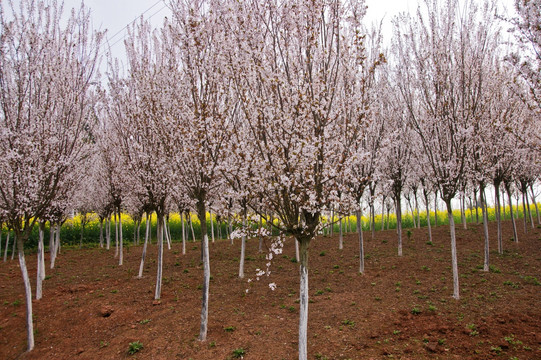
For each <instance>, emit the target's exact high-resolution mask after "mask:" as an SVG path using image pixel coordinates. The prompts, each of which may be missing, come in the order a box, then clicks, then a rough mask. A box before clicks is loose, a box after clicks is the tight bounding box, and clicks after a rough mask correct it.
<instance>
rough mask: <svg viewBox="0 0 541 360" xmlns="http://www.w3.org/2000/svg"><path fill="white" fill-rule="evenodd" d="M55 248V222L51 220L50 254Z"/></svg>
mask: <svg viewBox="0 0 541 360" xmlns="http://www.w3.org/2000/svg"><path fill="white" fill-rule="evenodd" d="M53 249H54V224H53V223H52V222H50V221H49V254H52V253H53Z"/></svg>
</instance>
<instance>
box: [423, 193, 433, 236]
mask: <svg viewBox="0 0 541 360" xmlns="http://www.w3.org/2000/svg"><path fill="white" fill-rule="evenodd" d="M423 195H424V197H425V204H426V225H427V226H428V241H430V242H432V225H431V224H430V206H429V205H428V194H427V193H426V192H424V190H423Z"/></svg>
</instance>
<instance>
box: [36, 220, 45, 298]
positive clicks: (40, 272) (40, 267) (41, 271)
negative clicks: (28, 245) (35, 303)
mask: <svg viewBox="0 0 541 360" xmlns="http://www.w3.org/2000/svg"><path fill="white" fill-rule="evenodd" d="M43 230H44V229H43V224H41V223H40V225H39V239H38V264H37V279H36V300H40V299H41V297H42V295H43V292H42V285H43V280H44V279H45V263H44V261H43V257H44V256H43V255H44V252H43Z"/></svg>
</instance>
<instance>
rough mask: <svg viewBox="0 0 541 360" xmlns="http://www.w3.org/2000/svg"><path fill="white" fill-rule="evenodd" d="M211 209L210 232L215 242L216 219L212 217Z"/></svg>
mask: <svg viewBox="0 0 541 360" xmlns="http://www.w3.org/2000/svg"><path fill="white" fill-rule="evenodd" d="M209 211H210V234H211V236H212V242H214V220H213V219H212V209H209Z"/></svg>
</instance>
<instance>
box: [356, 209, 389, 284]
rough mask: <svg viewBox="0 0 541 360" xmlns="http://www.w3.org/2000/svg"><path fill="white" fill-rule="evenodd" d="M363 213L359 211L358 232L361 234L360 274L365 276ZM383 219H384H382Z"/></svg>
mask: <svg viewBox="0 0 541 360" xmlns="http://www.w3.org/2000/svg"><path fill="white" fill-rule="evenodd" d="M361 216H362V213H361V211H357V231H358V233H359V273H361V274H364V239H363V226H362V223H361V221H362V217H361ZM382 218H383V217H382Z"/></svg>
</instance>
